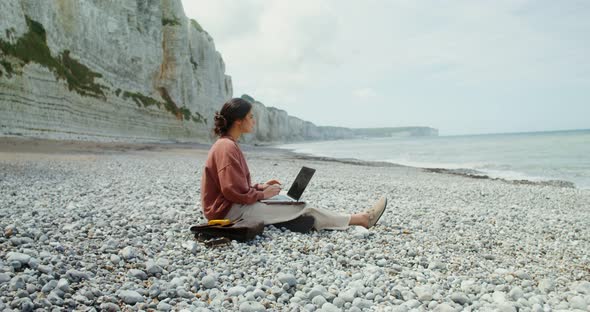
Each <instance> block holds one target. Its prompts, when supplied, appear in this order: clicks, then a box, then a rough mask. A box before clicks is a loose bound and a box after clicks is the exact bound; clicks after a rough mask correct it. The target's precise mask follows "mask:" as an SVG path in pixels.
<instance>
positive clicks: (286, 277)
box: [277, 273, 297, 287]
mask: <svg viewBox="0 0 590 312" xmlns="http://www.w3.org/2000/svg"><path fill="white" fill-rule="evenodd" d="M277 278H278V280H279V281H280V282H281V283H283V284H287V285H289V287H293V286H295V285H297V279H296V278H295V276H294V275H293V274H283V273H279V275H278V277H277Z"/></svg>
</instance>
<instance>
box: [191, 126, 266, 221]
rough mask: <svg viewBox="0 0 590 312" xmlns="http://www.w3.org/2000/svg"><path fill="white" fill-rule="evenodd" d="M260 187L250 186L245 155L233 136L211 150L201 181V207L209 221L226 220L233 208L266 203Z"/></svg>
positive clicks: (225, 138)
mask: <svg viewBox="0 0 590 312" xmlns="http://www.w3.org/2000/svg"><path fill="white" fill-rule="evenodd" d="M263 196H264V195H263V193H262V191H259V190H258V184H256V185H251V182H250V170H249V169H248V164H246V159H245V158H244V154H242V151H241V150H240V147H239V146H238V144H237V143H236V142H235V141H234V140H233V138H232V137H230V136H224V137H221V138H219V139H218V140H217V141H216V142H215V144H213V146H212V147H211V149H210V150H209V155H208V156H207V161H206V162H205V169H204V170H203V177H202V179H201V204H202V206H203V213H204V214H205V218H207V219H208V220H213V219H223V218H224V217H225V216H226V215H227V213H228V212H229V210H230V208H231V206H232V205H233V204H253V203H255V202H256V201H258V200H260V199H263Z"/></svg>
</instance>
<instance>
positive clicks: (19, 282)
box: [9, 276, 26, 290]
mask: <svg viewBox="0 0 590 312" xmlns="http://www.w3.org/2000/svg"><path fill="white" fill-rule="evenodd" d="M25 286H26V284H25V280H24V279H23V278H22V277H20V276H15V277H13V278H12V279H11V280H10V284H9V287H10V290H19V289H25Z"/></svg>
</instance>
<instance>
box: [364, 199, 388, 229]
mask: <svg viewBox="0 0 590 312" xmlns="http://www.w3.org/2000/svg"><path fill="white" fill-rule="evenodd" d="M385 207H387V197H385V196H382V197H381V198H379V200H378V201H377V202H376V203H375V205H373V207H371V208H370V209H368V210H367V211H365V213H367V214H369V226H368V227H367V228H369V229H370V228H372V227H373V226H375V224H377V221H379V218H381V216H382V215H383V212H384V211H385Z"/></svg>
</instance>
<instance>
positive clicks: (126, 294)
mask: <svg viewBox="0 0 590 312" xmlns="http://www.w3.org/2000/svg"><path fill="white" fill-rule="evenodd" d="M118 297H119V298H121V299H122V300H123V301H124V302H125V303H127V304H136V303H138V302H143V301H144V298H143V296H142V295H140V294H139V293H138V292H137V291H134V290H121V291H120V292H119V295H118Z"/></svg>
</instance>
